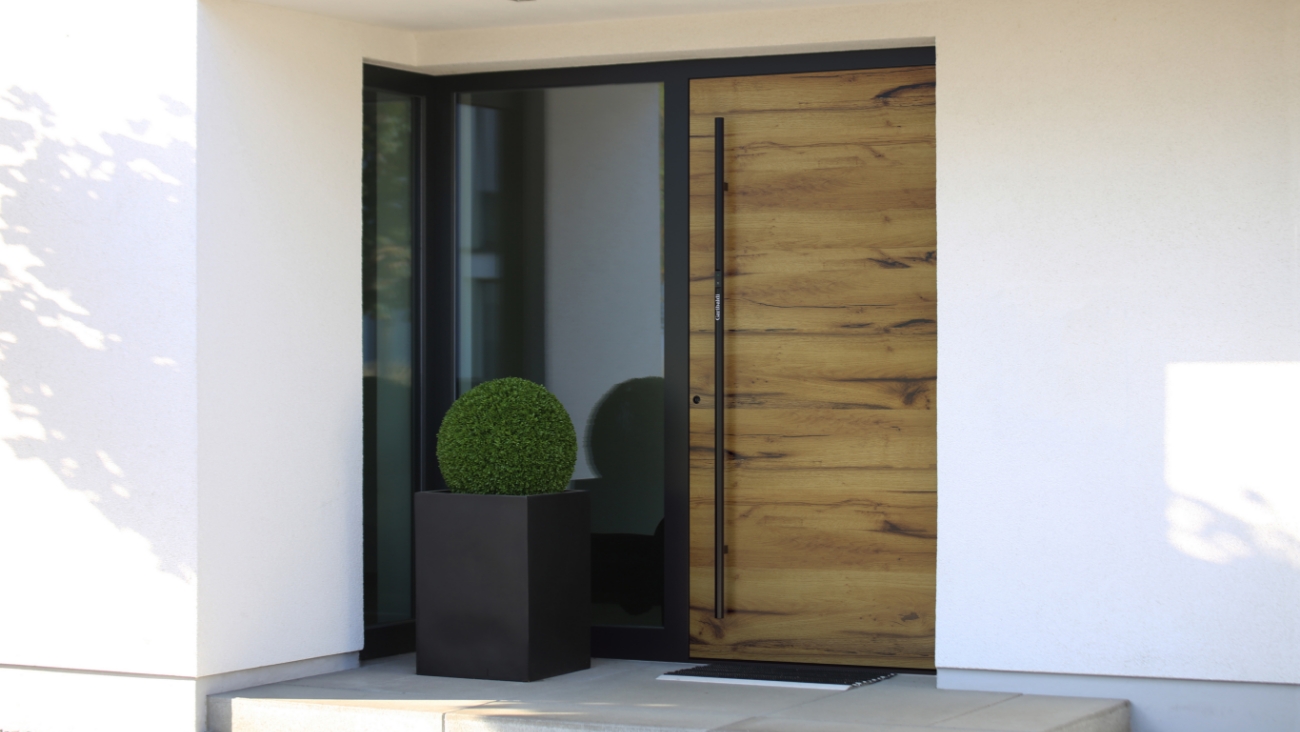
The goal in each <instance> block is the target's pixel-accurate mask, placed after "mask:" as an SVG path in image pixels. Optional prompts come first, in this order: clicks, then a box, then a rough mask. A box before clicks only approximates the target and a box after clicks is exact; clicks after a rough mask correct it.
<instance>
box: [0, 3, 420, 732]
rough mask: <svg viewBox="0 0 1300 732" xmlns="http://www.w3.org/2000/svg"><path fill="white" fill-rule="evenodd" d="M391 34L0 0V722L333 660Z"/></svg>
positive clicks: (141, 718)
mask: <svg viewBox="0 0 1300 732" xmlns="http://www.w3.org/2000/svg"><path fill="white" fill-rule="evenodd" d="M412 50H413V42H412V38H411V37H410V36H409V35H408V34H403V33H400V32H396V31H391V30H384V29H376V28H370V27H366V26H360V25H356V24H349V23H343V22H338V21H333V20H329V19H324V18H320V17H317V16H312V15H307V14H302V13H295V12H290V11H280V10H270V9H266V8H264V7H262V6H257V5H250V4H245V3H237V2H211V3H207V2H205V3H203V4H202V5H200V4H198V3H187V2H181V3H176V2H171V1H169V0H168V1H163V0H126V1H125V2H117V3H110V4H105V3H94V2H84V1H79V0H57V1H51V2H42V3H31V2H20V1H19V0H3V1H0V358H2V359H3V360H0V386H2V387H3V390H2V391H0V587H2V588H3V591H2V592H0V594H2V595H3V598H4V600H3V602H0V729H22V730H40V731H42V732H47V731H49V730H84V729H87V728H88V727H90V726H94V727H95V728H96V729H105V730H113V729H128V728H129V729H131V730H133V732H139V731H141V730H150V731H153V730H160V731H161V730H168V731H174V730H178V729H186V728H190V729H193V728H195V727H196V725H197V726H201V724H202V711H203V703H202V702H203V699H204V697H205V696H206V694H207V693H212V692H216V691H222V690H227V689H230V688H239V687H242V686H247V685H250V684H254V683H266V682H268V681H274V680H278V679H282V678H287V677H292V676H298V675H305V674H311V673H321V672H326V671H331V670H336V669H338V668H340V667H341V666H344V665H347V664H348V663H352V664H355V662H356V657H355V651H356V650H357V649H359V648H360V646H361V539H360V532H361V516H360V514H361V503H360V495H361V464H360V463H361V433H360V427H361V379H360V369H361V359H360V348H361V335H360V318H359V313H360V266H361V263H360V231H361V215H360V185H361V160H360V140H361V86H362V79H361V74H362V64H363V59H365V58H376V59H380V60H384V61H386V62H390V63H409V62H410V61H411V60H412V59H413V56H412ZM204 110H206V112H205V111H204ZM199 191H202V192H203V195H202V197H201V198H200V197H199V195H198V192H199Z"/></svg>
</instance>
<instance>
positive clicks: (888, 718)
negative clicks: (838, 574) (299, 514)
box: [208, 654, 1129, 732]
mask: <svg viewBox="0 0 1300 732" xmlns="http://www.w3.org/2000/svg"><path fill="white" fill-rule="evenodd" d="M688 665H690V664H674V663H652V662H648V661H612V660H599V659H598V660H595V661H593V662H592V668H591V669H589V670H587V671H579V672H577V673H572V674H568V675H565V676H558V677H555V678H551V679H546V680H544V681H535V682H533V683H531V684H524V683H511V682H501V681H477V680H471V679H448V678H439V677H431V676H417V675H416V674H415V656H414V655H413V654H411V655H405V656H396V657H393V658H386V659H381V660H379V661H375V662H371V663H367V664H365V665H363V666H362V667H360V668H357V669H353V670H351V671H343V672H340V673H334V674H326V675H324V676H313V677H310V678H305V679H298V680H296V681H291V682H285V683H279V684H270V685H267V686H259V687H255V688H252V689H245V690H243V691H234V692H229V693H225V694H216V695H213V696H211V697H209V698H208V729H209V730H210V732H417V731H418V732H498V731H499V732H561V731H562V730H564V731H567V730H582V731H583V732H604V731H606V730H609V731H611V732H614V731H617V732H660V731H663V732H670V731H671V732H681V731H683V730H701V731H702V730H736V731H738V732H920V731H921V730H949V731H950V732H952V731H959V730H981V731H983V732H989V731H991V730H996V731H1001V732H1048V731H1049V730H1050V731H1051V732H1128V729H1129V704H1128V702H1126V701H1117V700H1113V699H1083V698H1075V697H1053V696H1029V695H1021V694H1003V693H991V692H979V691H941V690H939V689H936V688H935V677H933V676H922V675H910V674H909V675H900V676H898V677H896V678H893V679H890V680H888V681H883V682H880V683H878V684H873V685H870V686H864V687H859V688H856V689H851V690H849V691H819V690H806V689H787V688H774V687H761V686H739V685H730V684H725V685H724V684H700V683H682V682H668V681H658V680H656V678H655V677H656V676H658V675H659V674H661V673H664V672H665V671H671V670H673V669H677V668H683V667H685V666H688Z"/></svg>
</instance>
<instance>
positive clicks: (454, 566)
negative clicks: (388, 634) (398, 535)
mask: <svg viewBox="0 0 1300 732" xmlns="http://www.w3.org/2000/svg"><path fill="white" fill-rule="evenodd" d="M590 535H591V508H590V504H589V502H588V496H587V493H586V492H585V491H575V490H566V491H561V492H559V493H547V494H542V495H535V496H501V495H478V494H471V493H452V492H450V491H423V492H420V493H416V494H415V608H416V609H415V649H416V650H415V670H416V673H418V674H423V675H425V676H456V677H461V678H471V679H496V680H500V681H534V680H537V679H544V678H547V677H549V676H556V675H558V674H563V673H569V672H570V671H579V670H582V669H585V668H590V667H591V540H590Z"/></svg>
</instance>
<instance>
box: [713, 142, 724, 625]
mask: <svg viewBox="0 0 1300 732" xmlns="http://www.w3.org/2000/svg"><path fill="white" fill-rule="evenodd" d="M724 147H725V143H724V140H723V135H722V118H721V117H715V118H713V415H714V416H713V431H714V434H713V617H715V618H718V619H721V618H722V616H724V615H726V613H727V605H726V600H725V596H724V595H723V578H724V575H725V569H726V566H725V559H724V557H725V555H726V553H727V545H726V543H725V539H726V537H725V536H724V535H723V527H724V525H725V518H726V508H727V503H726V496H725V494H724V485H725V483H724V481H723V478H724V474H723V470H724V469H725V467H726V459H727V452H726V446H725V443H724V435H725V434H726V433H725V431H724V430H723V415H724V414H725V407H726V401H727V399H726V383H725V382H726V378H725V377H726V372H725V371H724V370H723V355H724V354H723V350H722V338H723V333H724V332H725V330H724V328H723V319H722V273H723V259H722V250H723V245H724V242H725V239H724V237H723V233H724V231H725V229H724V228H723V220H722V215H723V206H722V194H723V191H725V190H726V189H727V184H726V182H725V180H724V176H723V169H722V160H723V156H722V153H723V149H724Z"/></svg>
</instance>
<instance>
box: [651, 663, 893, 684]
mask: <svg viewBox="0 0 1300 732" xmlns="http://www.w3.org/2000/svg"><path fill="white" fill-rule="evenodd" d="M897 675H898V674H895V673H894V672H892V671H885V670H882V669H877V668H855V667H852V666H806V665H802V664H793V663H746V662H744V661H722V662H719V663H710V664H705V665H703V666H695V667H694V668H684V669H680V670H678V671H669V672H668V673H666V674H663V675H661V676H660V677H659V678H660V679H662V680H664V681H702V682H706V683H714V684H749V685H753V686H790V687H795V688H806V689H841V690H842V689H852V688H853V687H855V686H864V685H866V684H874V683H876V682H877V681H884V680H885V679H892V678H893V677H895V676H897Z"/></svg>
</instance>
